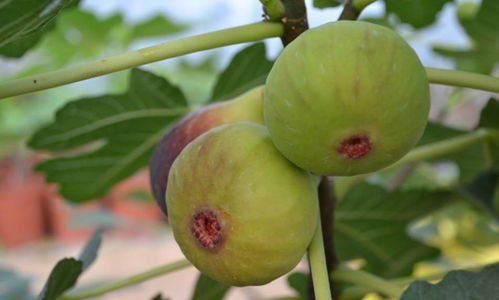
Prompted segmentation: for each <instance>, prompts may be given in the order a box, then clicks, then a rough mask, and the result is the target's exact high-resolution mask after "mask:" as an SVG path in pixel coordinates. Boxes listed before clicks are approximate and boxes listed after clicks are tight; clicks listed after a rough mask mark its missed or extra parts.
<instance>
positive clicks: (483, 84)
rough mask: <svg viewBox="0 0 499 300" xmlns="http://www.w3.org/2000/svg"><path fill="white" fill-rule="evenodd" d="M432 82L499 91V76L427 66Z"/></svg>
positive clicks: (427, 72)
mask: <svg viewBox="0 0 499 300" xmlns="http://www.w3.org/2000/svg"><path fill="white" fill-rule="evenodd" d="M426 74H427V75H428V80H429V81H430V82H431V83H438V84H447V85H455V86H461V87H467V88H473V89H478V90H485V91H490V92H496V93H499V78H497V77H492V76H487V75H483V74H477V73H470V72H462V71H455V70H443V69H435V68H426Z"/></svg>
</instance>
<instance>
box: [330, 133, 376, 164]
mask: <svg viewBox="0 0 499 300" xmlns="http://www.w3.org/2000/svg"><path fill="white" fill-rule="evenodd" d="M372 148H373V145H372V143H371V141H370V140H369V136H367V135H365V134H356V135H353V136H351V137H349V138H347V139H345V140H343V141H342V142H341V143H340V145H339V146H338V152H339V153H341V154H342V155H343V156H344V157H346V158H350V159H358V158H361V157H362V156H364V155H367V154H368V153H369V152H371V150H372Z"/></svg>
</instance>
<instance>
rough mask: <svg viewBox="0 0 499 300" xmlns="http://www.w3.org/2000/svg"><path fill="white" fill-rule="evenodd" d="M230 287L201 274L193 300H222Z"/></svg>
mask: <svg viewBox="0 0 499 300" xmlns="http://www.w3.org/2000/svg"><path fill="white" fill-rule="evenodd" d="M229 289H230V286H229V285H226V284H223V283H220V282H218V281H216V280H214V279H212V278H210V277H208V276H206V275H204V274H202V273H199V276H198V279H197V282H196V286H195V288H194V293H193V295H192V298H191V300H222V299H223V298H224V296H225V294H227V292H228V291H229Z"/></svg>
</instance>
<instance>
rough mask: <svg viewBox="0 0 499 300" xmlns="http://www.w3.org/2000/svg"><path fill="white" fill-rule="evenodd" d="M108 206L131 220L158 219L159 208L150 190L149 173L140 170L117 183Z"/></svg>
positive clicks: (159, 217) (161, 217)
mask: <svg viewBox="0 0 499 300" xmlns="http://www.w3.org/2000/svg"><path fill="white" fill-rule="evenodd" d="M110 198H111V203H110V208H111V210H112V211H113V212H115V213H116V214H118V215H119V216H120V217H124V218H126V219H129V220H132V221H154V222H156V221H159V220H161V219H163V214H162V213H161V210H160V209H159V207H158V206H157V205H156V203H155V202H154V199H153V198H152V194H151V192H150V185H149V173H148V171H147V170H141V171H139V172H138V173H136V174H135V175H133V176H132V177H130V178H128V179H126V180H124V181H122V182H120V183H119V184H117V185H116V186H115V187H114V188H113V190H112V192H111V194H110Z"/></svg>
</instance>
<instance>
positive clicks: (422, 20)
mask: <svg viewBox="0 0 499 300" xmlns="http://www.w3.org/2000/svg"><path fill="white" fill-rule="evenodd" d="M453 1H454V0H385V7H386V12H387V13H394V14H395V15H397V17H398V18H399V19H400V21H401V22H403V23H408V24H410V25H412V26H413V27H415V28H423V27H426V26H429V25H431V24H433V22H435V20H436V18H437V15H438V13H439V12H440V11H441V10H442V8H443V7H444V5H445V4H447V3H449V2H453Z"/></svg>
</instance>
